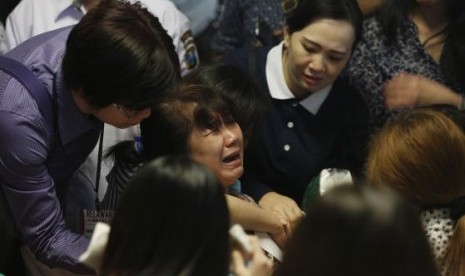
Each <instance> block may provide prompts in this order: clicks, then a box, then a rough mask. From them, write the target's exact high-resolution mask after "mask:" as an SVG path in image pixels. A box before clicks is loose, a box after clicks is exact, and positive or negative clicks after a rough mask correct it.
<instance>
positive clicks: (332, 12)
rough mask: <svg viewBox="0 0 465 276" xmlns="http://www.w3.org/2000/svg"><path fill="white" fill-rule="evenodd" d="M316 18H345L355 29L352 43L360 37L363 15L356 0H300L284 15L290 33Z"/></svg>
mask: <svg viewBox="0 0 465 276" xmlns="http://www.w3.org/2000/svg"><path fill="white" fill-rule="evenodd" d="M318 19H334V20H346V21H348V22H349V23H350V24H351V25H352V26H353V28H354V31H355V42H354V45H355V44H356V43H357V42H358V40H359V39H360V36H361V33H362V22H363V15H362V11H361V10H360V7H359V6H358V3H357V1H356V0H300V1H299V3H298V5H297V7H296V8H295V9H294V10H293V11H292V12H290V13H289V15H288V16H287V17H286V27H287V29H288V32H289V34H292V33H294V32H296V31H300V30H302V29H303V28H305V27H306V26H308V25H310V24H311V23H313V22H314V21H315V20H318Z"/></svg>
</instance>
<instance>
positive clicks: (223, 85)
mask: <svg viewBox="0 0 465 276" xmlns="http://www.w3.org/2000/svg"><path fill="white" fill-rule="evenodd" d="M183 82H184V83H185V84H201V85H206V86H208V87H210V88H211V89H212V90H213V91H214V92H217V93H218V94H219V95H220V96H221V97H223V98H224V99H225V101H226V102H227V103H228V104H229V105H230V106H231V111H232V115H233V116H234V118H235V119H236V120H237V123H238V124H239V126H240V127H241V130H242V132H243V135H244V144H246V143H247V141H248V140H249V139H250V136H252V134H253V132H254V131H255V129H256V128H257V126H258V124H259V122H260V119H261V118H262V117H263V115H264V114H265V112H266V109H267V105H268V98H267V97H266V96H265V95H266V94H265V93H262V91H260V90H259V89H258V87H257V86H256V85H255V83H254V82H253V80H252V79H251V78H249V77H248V76H247V75H246V74H244V73H243V72H242V71H241V70H240V69H239V68H236V67H233V66H230V65H226V64H221V63H215V64H208V65H205V66H201V67H199V68H197V69H196V70H194V71H192V72H191V73H189V74H188V75H187V76H186V77H184V80H183Z"/></svg>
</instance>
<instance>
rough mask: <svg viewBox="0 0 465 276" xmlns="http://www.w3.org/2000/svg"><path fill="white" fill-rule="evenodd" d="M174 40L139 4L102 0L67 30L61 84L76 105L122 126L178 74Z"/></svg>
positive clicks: (146, 109)
mask: <svg viewBox="0 0 465 276" xmlns="http://www.w3.org/2000/svg"><path fill="white" fill-rule="evenodd" d="M179 70H180V69H179V61H178V57H177V54H176V52H175V50H174V45H173V42H172V40H171V38H170V37H169V35H168V34H167V33H166V31H165V29H164V28H163V27H162V26H161V24H160V22H159V21H158V19H157V18H156V17H154V16H153V15H152V14H151V13H150V12H148V11H147V10H146V9H145V8H142V7H141V5H140V4H138V3H136V4H130V3H128V2H126V1H112V0H103V1H101V2H100V3H99V5H97V6H96V7H95V8H93V9H91V10H90V11H89V12H88V13H87V14H86V15H85V16H84V17H83V18H82V20H81V21H80V22H79V23H78V24H77V25H76V26H75V27H74V28H73V29H72V30H71V33H70V35H69V37H68V40H67V43H66V52H65V55H64V59H63V76H64V80H65V85H66V86H67V88H68V89H69V90H70V91H71V92H72V93H73V96H74V98H75V100H76V101H77V104H78V106H79V107H80V109H81V110H83V111H84V112H85V113H89V114H93V115H94V116H95V117H97V118H98V119H100V120H101V121H103V122H106V123H109V124H112V125H114V126H116V127H120V128H125V127H128V126H131V125H134V124H137V123H139V122H140V121H141V120H142V119H143V118H145V117H148V116H149V115H150V108H151V107H153V106H154V104H155V103H157V102H158V101H159V100H160V98H162V97H163V96H165V95H166V94H170V93H171V92H172V91H174V90H175V89H176V86H177V83H178V80H179V78H180V71H179Z"/></svg>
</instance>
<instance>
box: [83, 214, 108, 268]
mask: <svg viewBox="0 0 465 276" xmlns="http://www.w3.org/2000/svg"><path fill="white" fill-rule="evenodd" d="M109 236H110V225H108V224H106V223H102V222H97V225H95V229H94V233H93V234H92V238H91V239H90V243H89V247H88V248H87V250H86V251H85V252H84V253H82V255H81V256H80V257H79V261H81V262H82V263H83V264H85V265H87V266H88V267H91V268H93V269H95V271H96V272H97V275H100V268H101V266H102V260H103V255H104V254H105V248H106V247H107V244H108V238H109Z"/></svg>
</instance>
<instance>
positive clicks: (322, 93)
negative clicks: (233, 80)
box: [265, 42, 333, 115]
mask: <svg viewBox="0 0 465 276" xmlns="http://www.w3.org/2000/svg"><path fill="white" fill-rule="evenodd" d="M283 46H284V42H281V43H280V44H278V45H276V46H275V47H273V48H272V49H271V50H270V51H269V52H268V55H267V58H266V69H265V70H266V82H267V84H268V89H269V90H270V95H271V97H272V98H273V99H277V100H288V99H294V98H295V96H294V94H293V93H292V92H291V90H290V89H289V87H288V86H287V84H286V80H285V79H284V72H283V59H282V56H283ZM332 87H333V85H332V84H331V85H328V86H326V87H325V88H322V89H321V90H319V91H316V92H313V93H311V94H309V95H308V96H307V97H306V98H304V99H302V100H300V101H299V104H300V105H301V106H302V107H304V108H305V109H306V110H307V111H308V112H310V113H312V114H313V115H316V114H317V113H318V110H320V107H321V105H323V103H324V101H325V100H326V98H327V97H328V95H329V92H330V91H331V88H332Z"/></svg>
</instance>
